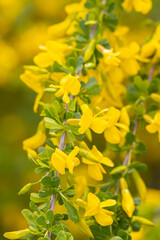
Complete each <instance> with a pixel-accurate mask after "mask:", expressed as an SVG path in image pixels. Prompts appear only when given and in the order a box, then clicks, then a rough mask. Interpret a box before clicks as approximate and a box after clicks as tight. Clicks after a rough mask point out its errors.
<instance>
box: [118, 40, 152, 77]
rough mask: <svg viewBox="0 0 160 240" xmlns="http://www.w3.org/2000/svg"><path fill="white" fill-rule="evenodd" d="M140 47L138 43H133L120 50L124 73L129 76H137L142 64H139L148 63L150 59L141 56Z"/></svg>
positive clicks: (121, 65)
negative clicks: (140, 62)
mask: <svg viewBox="0 0 160 240" xmlns="http://www.w3.org/2000/svg"><path fill="white" fill-rule="evenodd" d="M139 51H140V47H139V45H138V43H136V42H132V43H130V45H129V46H127V47H123V48H121V49H120V59H121V64H120V67H121V68H122V69H123V71H124V73H125V74H127V75H128V76H134V75H136V74H137V73H138V72H139V70H140V64H139V62H138V60H139V61H142V62H148V61H149V60H148V59H145V58H143V57H142V56H140V55H139Z"/></svg>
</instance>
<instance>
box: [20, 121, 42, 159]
mask: <svg viewBox="0 0 160 240" xmlns="http://www.w3.org/2000/svg"><path fill="white" fill-rule="evenodd" d="M45 141H46V134H45V126H44V122H43V121H41V122H40V123H39V125H38V128H37V132H36V134H35V135H33V136H32V137H30V138H28V139H26V140H24V141H23V149H24V150H26V151H27V153H28V155H29V156H30V155H31V156H32V157H36V153H35V151H33V150H36V149H37V148H39V147H41V146H42V145H43V144H44V143H45Z"/></svg>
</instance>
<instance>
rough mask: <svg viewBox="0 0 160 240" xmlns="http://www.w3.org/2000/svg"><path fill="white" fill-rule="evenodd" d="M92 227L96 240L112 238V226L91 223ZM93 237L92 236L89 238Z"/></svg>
mask: <svg viewBox="0 0 160 240" xmlns="http://www.w3.org/2000/svg"><path fill="white" fill-rule="evenodd" d="M90 229H91V231H92V233H93V236H94V240H110V239H111V231H110V227H108V226H106V227H102V226H97V225H91V226H90ZM89 239H92V238H89Z"/></svg>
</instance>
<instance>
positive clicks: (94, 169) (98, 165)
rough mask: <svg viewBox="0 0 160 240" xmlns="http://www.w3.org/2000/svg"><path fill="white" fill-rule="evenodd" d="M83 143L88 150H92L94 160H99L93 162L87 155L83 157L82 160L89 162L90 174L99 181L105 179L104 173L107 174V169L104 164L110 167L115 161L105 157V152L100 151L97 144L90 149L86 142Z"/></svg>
mask: <svg viewBox="0 0 160 240" xmlns="http://www.w3.org/2000/svg"><path fill="white" fill-rule="evenodd" d="M83 145H84V147H85V148H86V149H87V150H88V151H90V152H91V153H92V154H93V156H94V160H95V161H97V162H93V161H91V160H88V159H87V157H86V158H85V157H83V158H82V161H83V162H84V163H85V164H88V174H89V176H90V177H91V178H93V179H95V180H97V181H101V180H103V175H102V173H104V174H106V170H105V169H104V168H103V166H102V164H104V165H106V166H109V167H113V166H114V163H113V162H112V161H111V160H110V159H109V158H107V157H104V156H103V154H102V153H101V152H100V151H98V149H97V148H96V146H93V147H92V150H89V148H88V147H87V145H86V144H85V143H84V144H83Z"/></svg>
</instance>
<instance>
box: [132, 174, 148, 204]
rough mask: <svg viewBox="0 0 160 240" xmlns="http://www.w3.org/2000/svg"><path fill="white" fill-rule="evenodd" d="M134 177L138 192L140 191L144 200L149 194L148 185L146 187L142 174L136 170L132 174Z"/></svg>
mask: <svg viewBox="0 0 160 240" xmlns="http://www.w3.org/2000/svg"><path fill="white" fill-rule="evenodd" d="M132 176H133V179H134V182H135V185H136V188H137V191H138V193H139V195H140V197H141V199H142V200H143V199H144V198H145V196H146V193H147V188H146V185H145V183H144V181H143V179H142V178H141V176H140V174H139V173H138V172H137V170H134V171H133V172H132Z"/></svg>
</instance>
